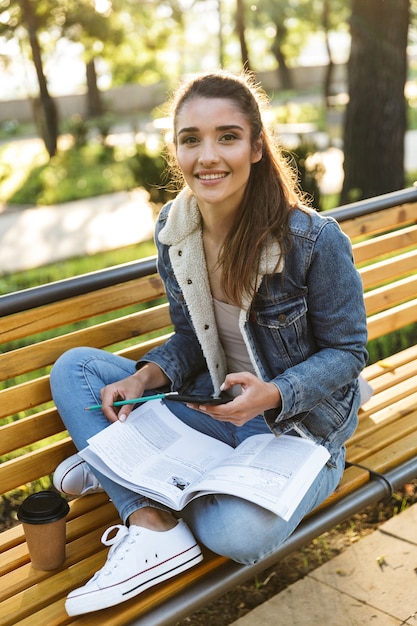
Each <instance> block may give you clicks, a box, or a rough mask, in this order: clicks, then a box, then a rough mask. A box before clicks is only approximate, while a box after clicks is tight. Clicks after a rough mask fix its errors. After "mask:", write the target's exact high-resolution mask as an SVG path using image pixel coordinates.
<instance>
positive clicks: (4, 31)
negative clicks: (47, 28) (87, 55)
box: [0, 0, 58, 157]
mask: <svg viewBox="0 0 417 626" xmlns="http://www.w3.org/2000/svg"><path fill="white" fill-rule="evenodd" d="M0 15H1V16H2V18H3V19H2V20H1V21H0V25H1V28H0V34H1V35H3V36H5V37H6V38H11V37H14V36H15V33H16V31H18V30H19V28H23V29H24V31H26V33H27V40H28V42H29V44H30V49H31V52H32V59H33V63H34V66H35V70H36V76H37V79H38V84H39V100H38V101H36V100H35V110H34V114H35V120H36V122H37V125H38V127H39V132H40V135H41V137H42V139H43V141H44V143H45V147H46V149H47V151H48V154H49V156H50V157H53V156H54V155H55V153H56V149H57V140H58V114H57V109H56V106H55V102H54V100H53V99H52V98H51V96H50V94H49V90H48V83H47V80H46V76H45V73H44V69H43V62H42V53H41V47H40V43H39V37H38V31H39V30H40V29H41V28H42V27H43V25H44V24H45V22H46V16H47V5H46V4H45V3H44V2H35V1H34V0H20V2H17V1H16V0H14V1H12V2H9V3H2V4H0Z"/></svg>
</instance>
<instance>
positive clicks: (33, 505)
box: [17, 491, 69, 571]
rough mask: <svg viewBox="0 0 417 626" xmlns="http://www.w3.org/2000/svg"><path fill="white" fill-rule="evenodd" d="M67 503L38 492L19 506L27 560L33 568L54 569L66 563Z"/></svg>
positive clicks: (53, 492) (43, 492) (61, 499)
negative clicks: (27, 550)
mask: <svg viewBox="0 0 417 626" xmlns="http://www.w3.org/2000/svg"><path fill="white" fill-rule="evenodd" d="M68 511H69V506H68V502H67V501H66V500H64V498H63V497H62V496H60V495H59V493H56V492H55V491H38V492H37V493H33V494H32V495H30V496H28V497H27V498H26V500H24V501H23V502H22V504H21V505H20V507H19V509H18V512H17V517H18V519H19V520H20V521H21V522H22V524H23V530H24V532H25V537H26V542H27V544H28V549H29V555H30V560H31V561H32V566H33V567H34V568H35V569H40V570H45V571H47V570H53V569H57V568H58V567H61V565H62V564H63V563H64V561H65V540H66V516H67V514H68Z"/></svg>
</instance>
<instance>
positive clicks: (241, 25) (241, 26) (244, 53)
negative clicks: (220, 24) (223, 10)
mask: <svg viewBox="0 0 417 626" xmlns="http://www.w3.org/2000/svg"><path fill="white" fill-rule="evenodd" d="M245 28H246V24H245V4H244V0H237V3H236V30H237V34H238V37H239V42H240V55H241V57H242V67H244V68H245V69H247V70H250V69H251V67H250V62H249V53H248V47H247V45H246V38H245Z"/></svg>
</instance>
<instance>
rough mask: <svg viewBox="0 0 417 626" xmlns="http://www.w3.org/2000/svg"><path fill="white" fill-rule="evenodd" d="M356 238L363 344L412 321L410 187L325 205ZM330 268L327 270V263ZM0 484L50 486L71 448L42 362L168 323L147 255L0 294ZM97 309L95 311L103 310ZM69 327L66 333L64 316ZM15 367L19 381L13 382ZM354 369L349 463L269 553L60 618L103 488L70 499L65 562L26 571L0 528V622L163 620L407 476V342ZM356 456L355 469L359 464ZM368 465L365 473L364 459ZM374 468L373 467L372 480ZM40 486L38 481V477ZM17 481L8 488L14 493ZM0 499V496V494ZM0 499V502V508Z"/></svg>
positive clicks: (414, 412)
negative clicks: (355, 422) (361, 390)
mask: <svg viewBox="0 0 417 626" xmlns="http://www.w3.org/2000/svg"><path fill="white" fill-rule="evenodd" d="M331 214H333V216H334V217H336V219H338V220H339V221H340V223H341V225H342V228H343V229H344V230H345V232H346V233H347V234H348V235H349V236H350V237H351V240H352V242H353V244H354V254H355V259H356V263H357V266H358V268H359V269H360V272H361V275H362V278H363V283H364V288H365V292H366V296H365V297H366V307H367V312H368V324H369V339H370V341H372V340H374V339H376V338H378V337H383V336H387V335H388V334H389V333H391V332H392V331H396V330H398V329H400V328H404V327H407V326H409V325H410V324H411V325H412V324H416V322H417V297H416V294H417V188H411V189H407V190H403V191H401V192H396V193H393V194H388V195H386V196H380V197H378V198H374V199H371V200H368V201H363V202H359V203H356V204H354V205H348V206H346V207H341V208H339V209H336V210H334V211H332V212H331ZM329 269H330V268H329ZM0 311H1V316H2V317H1V322H0V324H1V325H0V334H1V338H2V344H3V347H2V353H1V354H0V375H1V376H0V378H1V381H2V383H1V385H2V387H1V391H0V425H1V427H0V458H1V460H2V463H1V464H0V494H8V493H9V495H10V492H11V493H12V494H13V496H14V497H16V493H19V494H20V496H21V497H22V498H23V497H24V496H25V495H27V494H28V493H29V492H30V489H31V488H32V487H31V483H32V482H33V481H36V480H39V479H42V482H41V483H37V487H36V489H41V488H45V487H48V486H49V485H50V482H49V481H50V475H51V474H52V473H53V471H54V469H55V467H56V466H57V465H58V464H59V463H60V462H61V461H62V460H63V459H65V458H66V457H68V456H69V455H71V454H72V453H73V452H74V446H73V444H72V442H71V440H70V438H69V437H68V435H67V433H66V432H65V430H64V428H63V425H62V422H61V420H60V417H59V415H58V414H57V411H56V410H55V408H54V406H53V404H52V402H51V395H50V389H49V384H48V371H49V368H50V366H51V365H52V364H53V363H54V362H55V360H56V359H57V357H58V356H59V355H60V354H61V353H62V352H63V351H65V350H67V349H68V348H70V347H71V346H78V345H90V346H96V347H100V348H105V349H109V350H116V351H117V352H119V353H120V354H123V355H125V356H128V357H131V358H133V359H137V358H139V357H140V356H141V355H142V354H143V353H144V352H146V351H147V350H148V349H149V348H150V347H151V346H153V345H156V344H157V343H159V342H161V341H163V340H164V338H165V337H166V336H167V335H168V334H169V333H170V332H171V327H170V320H169V316H168V310H167V305H166V303H165V300H164V290H163V286H162V284H161V281H160V279H159V277H158V276H157V274H156V265H155V259H154V258H150V259H145V260H142V261H138V262H134V263H129V264H125V265H123V266H118V267H115V268H111V269H108V270H103V271H101V272H95V273H92V274H88V275H84V276H82V277H78V278H74V279H70V280H65V281H61V282H57V283H53V284H51V285H46V286H41V287H38V288H35V289H30V290H26V291H23V292H18V293H15V294H10V295H6V296H2V297H1V298H0ZM104 314H105V315H106V316H107V318H106V319H105V320H104V321H103V319H102V317H100V316H103V315H104ZM74 323H76V324H77V330H73V328H72V329H71V330H70V331H69V330H68V325H69V324H74ZM22 375H27V376H28V380H26V379H25V380H24V382H22ZM365 377H366V378H367V379H368V380H369V381H370V383H371V385H372V387H373V388H374V395H373V397H372V398H371V400H370V401H369V402H368V403H367V404H366V405H365V406H364V407H363V409H361V411H360V424H359V427H358V429H357V431H356V433H355V434H354V435H353V437H352V438H351V440H350V441H349V443H348V455H347V458H348V461H349V462H350V463H353V464H356V465H351V466H348V467H347V468H346V470H345V473H344V476H343V480H342V482H341V484H340V486H339V488H338V489H337V491H336V493H335V494H333V495H332V496H331V497H330V498H329V499H328V501H326V502H325V503H324V504H323V505H322V506H320V507H319V509H318V510H317V511H315V512H314V514H313V515H311V516H309V517H308V518H307V519H306V520H304V522H303V523H302V524H301V526H300V527H299V528H298V529H297V530H296V532H295V533H294V535H292V537H291V538H290V539H289V540H288V541H287V542H286V543H285V544H284V545H283V546H282V547H281V548H280V549H279V550H278V551H277V552H276V553H275V554H274V555H273V556H271V557H270V558H268V559H266V560H265V561H263V562H261V563H259V564H257V565H256V566H252V567H247V566H241V565H238V564H236V563H233V562H231V561H229V560H227V559H225V558H222V557H219V556H217V555H214V554H210V553H208V552H207V553H206V558H205V559H204V561H203V562H202V563H201V564H199V565H198V566H197V567H195V568H194V569H192V570H189V571H188V572H186V573H184V574H183V575H180V576H178V577H177V578H175V579H172V580H170V581H168V582H166V583H163V584H161V585H159V586H156V587H154V588H153V589H151V590H149V591H147V592H145V593H144V594H142V595H140V596H138V597H137V598H135V599H133V600H132V601H129V602H126V603H124V604H122V605H119V606H117V607H113V608H111V609H107V610H105V611H103V612H98V613H91V614H89V615H86V616H83V617H79V618H69V617H68V616H67V615H66V612H65V609H64V600H65V597H66V595H67V594H68V592H69V591H71V590H72V589H74V588H76V587H78V586H80V585H82V584H83V583H84V582H85V581H86V580H87V579H88V578H89V577H90V576H91V575H92V574H93V572H95V571H96V570H97V569H98V568H99V567H101V565H102V564H103V563H104V561H105V558H106V553H107V548H104V546H102V545H101V543H100V537H101V534H102V533H103V531H104V530H105V529H106V528H107V527H108V526H109V525H111V524H114V523H117V522H118V517H117V513H116V511H115V509H114V507H113V505H112V504H111V503H110V502H109V501H108V499H107V497H106V496H105V495H104V494H99V495H94V496H87V497H84V498H79V499H74V500H73V501H71V502H70V507H71V508H70V513H69V517H68V524H67V560H66V563H65V564H64V566H63V567H62V568H61V569H59V570H57V571H54V572H42V571H36V570H34V569H33V568H32V567H31V565H30V561H29V556H28V551H27V546H26V542H25V539H24V535H23V531H22V527H21V526H20V525H16V526H14V527H12V528H9V529H8V530H5V531H4V532H2V533H1V535H0V624H1V625H2V626H12V625H13V626H17V625H19V626H33V625H34V624H42V623H45V624H48V626H55V625H56V626H58V625H61V624H83V625H88V624H95V625H102V624H106V626H109V625H114V626H116V625H126V624H130V623H132V624H138V625H139V624H141V625H145V624H146V625H150V624H155V625H156V624H158V625H159V626H161V625H162V624H175V622H176V621H177V620H179V619H181V618H183V617H186V616H187V615H190V614H191V613H192V612H193V611H194V610H196V609H197V608H199V607H201V606H203V605H205V604H207V603H208V602H209V601H210V600H212V599H214V598H215V597H216V596H218V595H220V594H222V593H224V592H226V591H227V590H228V589H231V588H232V587H234V586H235V585H236V584H239V583H242V582H243V581H245V580H247V579H248V578H250V577H251V576H253V575H255V574H256V573H259V572H260V571H262V570H264V569H266V568H267V567H269V566H271V565H272V564H274V563H276V562H277V561H278V560H279V559H280V558H282V557H283V556H285V555H286V554H288V553H289V552H290V551H291V550H294V549H296V548H300V547H301V546H302V545H304V544H305V543H307V542H308V541H310V540H311V539H313V538H314V537H316V536H318V535H319V534H320V533H322V532H324V531H325V530H328V529H329V528H331V527H332V526H334V525H335V524H337V523H339V522H340V521H342V520H344V519H347V518H348V517H349V516H351V515H352V514H354V513H355V512H357V511H359V510H360V509H361V508H363V507H365V506H366V505H369V504H372V503H374V502H377V501H378V500H380V499H381V498H383V497H385V496H389V495H390V493H391V490H393V489H396V488H399V487H400V486H402V485H403V484H404V483H406V482H407V481H408V480H410V479H411V478H413V477H416V476H417V346H415V345H410V346H409V347H407V348H406V349H404V350H401V351H399V352H397V349H395V350H392V353H390V354H385V355H384V358H381V359H380V360H379V361H377V362H375V363H373V364H372V365H369V366H368V367H367V368H366V370H365ZM358 465H359V467H358ZM365 467H366V468H368V469H364V468H365ZM380 474H383V477H381V476H380ZM39 485H42V486H39ZM16 490H20V491H18V492H16ZM0 498H1V497H0ZM4 502H5V501H4V498H1V499H0V505H1V504H2V503H3V504H4Z"/></svg>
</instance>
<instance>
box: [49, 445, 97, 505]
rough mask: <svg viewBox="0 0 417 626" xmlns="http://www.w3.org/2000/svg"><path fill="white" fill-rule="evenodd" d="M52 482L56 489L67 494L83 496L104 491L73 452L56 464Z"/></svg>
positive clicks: (83, 462)
mask: <svg viewBox="0 0 417 626" xmlns="http://www.w3.org/2000/svg"><path fill="white" fill-rule="evenodd" d="M53 482H54V486H55V488H56V489H58V491H60V492H61V493H64V494H66V495H68V496H83V495H85V494H87V493H100V492H101V491H104V489H103V487H102V486H101V485H100V483H99V481H98V480H97V478H96V477H95V476H94V474H93V472H92V471H91V470H90V468H89V466H88V465H87V463H86V462H85V461H84V459H82V458H81V457H80V455H79V454H73V455H72V456H70V457H68V458H67V459H65V461H62V463H60V464H59V465H58V467H57V468H56V470H55V473H54V478H53Z"/></svg>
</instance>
